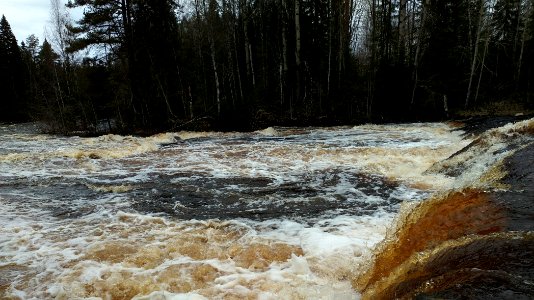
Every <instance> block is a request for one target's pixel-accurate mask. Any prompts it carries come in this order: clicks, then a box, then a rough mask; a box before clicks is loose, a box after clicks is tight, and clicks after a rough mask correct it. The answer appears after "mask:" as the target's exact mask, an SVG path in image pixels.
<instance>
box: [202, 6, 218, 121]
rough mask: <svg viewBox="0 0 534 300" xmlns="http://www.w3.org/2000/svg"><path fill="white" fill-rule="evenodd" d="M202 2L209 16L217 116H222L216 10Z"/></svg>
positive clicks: (207, 16) (205, 12) (205, 13)
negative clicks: (214, 21) (216, 56)
mask: <svg viewBox="0 0 534 300" xmlns="http://www.w3.org/2000/svg"><path fill="white" fill-rule="evenodd" d="M202 4H203V6H204V15H205V16H206V18H207V22H208V39H209V43H210V56H211V63H212V65H213V77H214V78H215V91H216V98H215V100H216V103H217V117H220V116H221V87H220V83H219V73H218V72H217V61H216V59H215V41H214V39H213V18H214V17H215V16H214V12H213V11H212V9H215V8H212V7H210V8H207V7H206V1H205V0H202Z"/></svg>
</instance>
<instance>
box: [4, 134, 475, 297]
mask: <svg viewBox="0 0 534 300" xmlns="http://www.w3.org/2000/svg"><path fill="white" fill-rule="evenodd" d="M470 142H471V140H469V139H464V138H462V137H461V132H460V131H452V128H450V127H449V126H448V125H446V124H406V125H383V126H376V125H366V126H357V127H337V128H268V129H266V130H263V131H259V132H254V133H192V132H175V133H165V134H160V135H155V136H152V137H147V138H140V137H133V136H117V135H107V136H102V137H97V138H80V137H59V136H53V135H44V134H39V133H38V131H37V130H36V128H35V126H34V125H33V124H25V125H15V126H3V127H1V128H0V145H1V148H0V171H1V172H0V222H1V223H0V224H2V227H1V228H0V295H1V296H2V297H6V298H12V299H50V298H55V299H73V298H76V299H84V298H86V299H89V298H91V299H98V298H100V299H132V298H134V299H205V298H208V299H242V298H247V299H354V298H358V297H359V294H358V293H357V292H356V291H355V290H354V289H353V288H352V286H351V282H350V281H351V280H350V279H351V278H353V277H354V276H355V275H357V274H359V273H361V272H362V270H361V269H362V266H364V265H366V264H367V263H368V261H369V259H370V256H371V252H372V249H373V248H374V246H375V245H376V244H377V243H378V242H379V241H381V240H382V239H383V238H384V236H385V234H386V228H387V227H388V226H389V225H390V224H391V223H392V221H393V219H394V218H395V216H396V215H397V214H398V211H399V207H400V203H401V202H403V201H407V202H418V201H420V200H422V199H424V198H426V197H427V196H428V195H430V194H431V193H434V192H437V191H443V190H446V189H448V188H450V187H451V186H453V183H454V178H453V177H452V176H451V175H450V174H446V173H444V172H441V173H440V172H425V171H426V170H427V169H429V168H430V167H431V166H433V165H434V164H435V163H437V162H440V161H442V160H444V159H446V158H448V157H449V156H451V155H452V154H453V153H455V152H456V151H458V150H460V149H461V148H463V147H464V146H466V145H468V144H469V143H470ZM434 168H438V167H437V166H434ZM95 297H96V298H95ZM173 297H174V298H173Z"/></svg>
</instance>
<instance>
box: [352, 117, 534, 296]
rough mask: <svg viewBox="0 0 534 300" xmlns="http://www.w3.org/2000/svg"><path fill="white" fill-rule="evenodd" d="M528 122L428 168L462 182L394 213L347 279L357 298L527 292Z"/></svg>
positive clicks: (531, 209)
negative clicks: (365, 260)
mask: <svg viewBox="0 0 534 300" xmlns="http://www.w3.org/2000/svg"><path fill="white" fill-rule="evenodd" d="M533 124H534V121H533V120H527V121H524V122H519V123H517V124H514V125H510V124H509V125H506V126H504V127H502V128H496V129H492V130H489V131H487V132H486V133H484V134H482V135H481V136H479V137H477V138H476V139H475V141H474V142H472V143H470V144H469V145H468V146H467V147H466V148H464V149H462V150H461V151H458V152H457V153H455V154H454V155H452V156H451V157H450V158H448V159H447V160H444V161H442V162H439V163H437V164H436V165H434V166H433V167H432V169H431V170H432V171H433V172H443V173H449V174H450V173H451V170H453V169H454V170H455V171H454V172H453V173H461V174H458V175H457V176H458V179H457V181H458V183H457V184H456V185H457V186H462V185H463V186H464V187H462V188H453V189H452V190H451V191H449V192H440V193H437V194H435V195H434V196H432V197H430V198H429V199H427V200H425V201H422V202H419V203H417V204H415V205H411V206H410V207H406V209H405V210H404V211H401V212H400V214H399V215H398V217H397V220H396V223H395V224H396V225H394V226H393V227H392V228H390V229H389V231H388V234H387V235H386V238H385V239H384V241H382V242H381V243H380V244H379V245H378V246H377V247H376V248H375V250H374V256H373V259H372V262H371V263H369V265H368V266H367V270H366V271H364V272H362V273H360V274H357V275H356V276H355V277H354V279H353V280H352V283H353V286H354V287H355V288H356V289H358V290H360V291H361V292H362V298H363V299H413V298H417V299H442V298H444V299H460V298H461V299H463V298H469V299H488V298H491V299H529V298H531V297H534V284H533V283H532V280H533V279H534V271H533V270H534V269H533V268H532V266H534V220H533V219H532V215H533V213H534V203H533V202H532V199H534V190H533V186H534V168H533V167H534V165H533V160H532V158H534V140H533V137H532V130H531V128H532V125H533ZM495 145H505V147H501V149H506V150H499V151H495V149H496V148H494V146H495ZM496 153H497V155H496ZM491 155H493V156H494V159H493V160H487V158H488V157H490V156H491ZM480 161H482V162H483V163H480ZM477 169H478V170H477ZM481 170H483V171H481ZM469 172H471V173H470V174H478V175H477V176H474V177H473V176H465V173H469Z"/></svg>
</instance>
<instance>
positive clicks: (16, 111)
mask: <svg viewBox="0 0 534 300" xmlns="http://www.w3.org/2000/svg"><path fill="white" fill-rule="evenodd" d="M0 61H1V63H0V91H1V93H2V96H1V97H0V99H1V100H0V107H1V109H0V120H1V121H21V120H23V119H24V93H25V91H24V86H25V84H24V73H23V71H24V66H23V62H22V56H21V53H20V49H19V46H18V44H17V39H16V38H15V35H14V34H13V32H12V31H11V26H10V25H9V22H8V21H7V19H6V17H5V16H4V15H2V19H1V20H0Z"/></svg>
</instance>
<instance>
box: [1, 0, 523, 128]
mask: <svg viewBox="0 0 534 300" xmlns="http://www.w3.org/2000/svg"><path fill="white" fill-rule="evenodd" d="M533 7H534V1H533V0H455V1H450V0H449V1H445V0H387V1H386V0H365V1H364V0H182V1H178V0H70V1H68V3H67V5H66V6H65V5H63V4H61V2H60V1H59V0H51V1H50V19H51V20H50V21H51V28H50V30H49V33H48V35H47V38H46V39H45V40H44V41H40V40H39V39H38V38H37V37H36V36H35V35H30V36H28V37H27V38H26V39H25V40H24V41H21V42H20V43H19V42H18V41H17V40H16V38H15V36H14V35H13V33H12V30H11V27H10V25H9V22H8V19H7V18H9V16H3V17H2V19H1V22H0V61H1V64H0V91H1V94H2V96H1V98H0V106H1V107H2V108H1V110H0V121H4V122H25V121H39V122H42V124H45V126H46V130H47V131H49V132H56V133H66V134H67V133H76V132H85V133H88V134H99V133H105V132H118V133H137V134H148V133H153V132H157V131H164V130H182V129H189V130H207V129H212V130H214V129H216V130H255V129H260V128H265V127H267V126H274V125H283V126H327V125H339V124H355V123H363V122H402V121H432V120H444V119H449V118H452V117H455V116H458V115H460V114H461V113H462V112H465V111H477V110H479V111H485V112H486V113H489V114H492V113H498V112H499V111H503V110H513V108H514V107H519V108H520V109H522V110H531V109H532V108H533V106H534V105H533V101H532V94H533V92H534V87H533V79H534V9H533ZM75 8H77V9H83V17H82V18H81V19H79V20H73V19H71V18H70V17H69V10H71V9H75Z"/></svg>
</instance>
